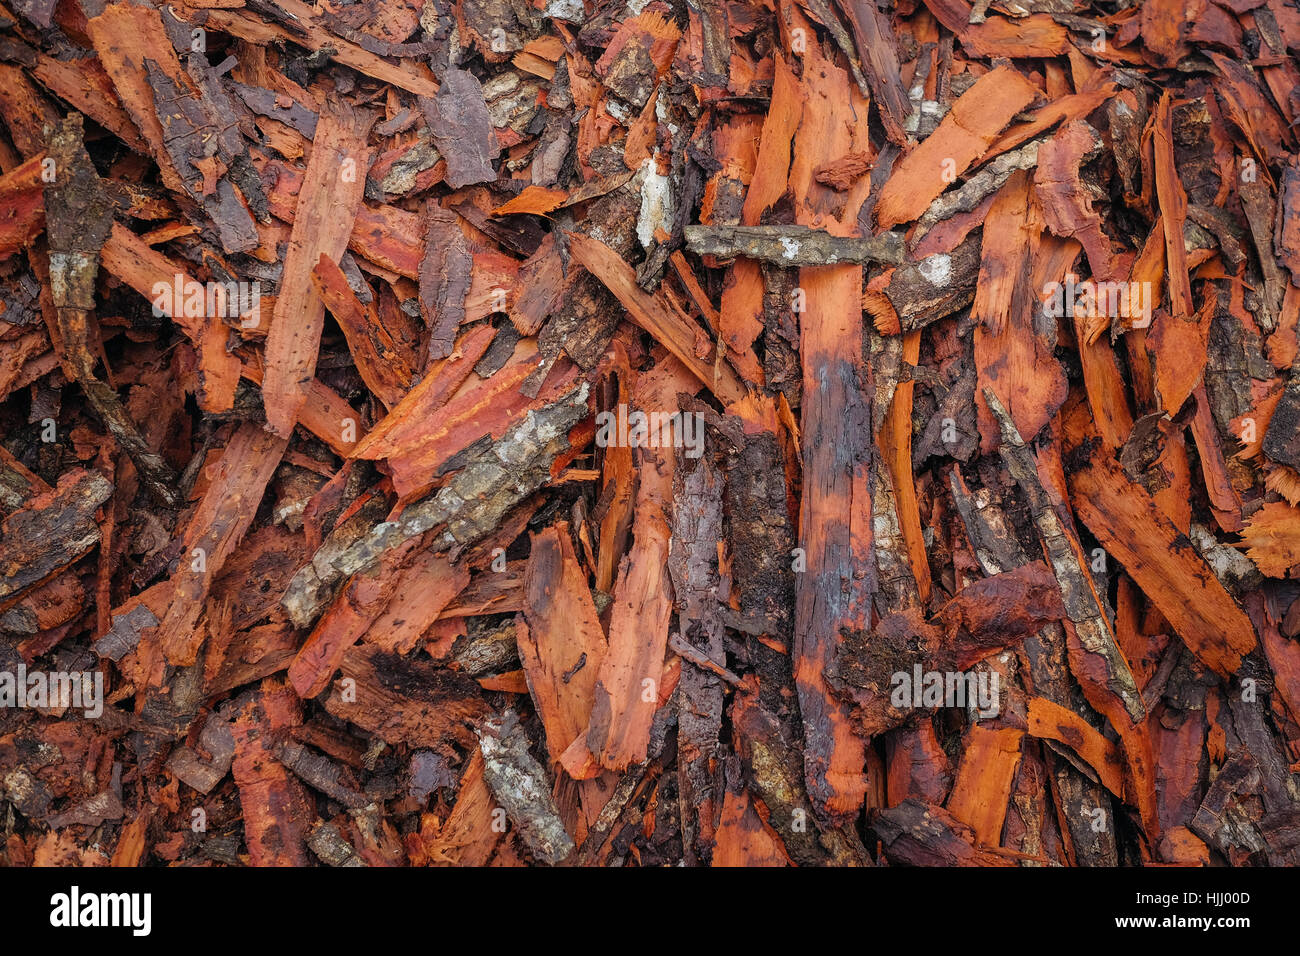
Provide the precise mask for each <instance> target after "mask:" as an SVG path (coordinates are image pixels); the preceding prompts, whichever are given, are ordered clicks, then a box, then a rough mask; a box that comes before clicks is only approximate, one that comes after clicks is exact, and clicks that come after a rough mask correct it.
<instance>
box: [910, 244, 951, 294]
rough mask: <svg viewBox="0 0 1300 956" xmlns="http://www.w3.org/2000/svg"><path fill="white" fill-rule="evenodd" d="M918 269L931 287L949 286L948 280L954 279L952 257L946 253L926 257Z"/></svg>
mask: <svg viewBox="0 0 1300 956" xmlns="http://www.w3.org/2000/svg"><path fill="white" fill-rule="evenodd" d="M917 268H918V269H920V270H921V275H923V276H924V277H925V280H926V281H927V282H929V283H930V284H931V285H940V286H942V285H947V284H948V280H949V279H951V278H952V257H951V256H949V255H948V254H947V253H945V252H941V253H939V254H938V255H934V256H926V257H925V258H924V259H922V260H921V261H920V263H919V264H918V265H917Z"/></svg>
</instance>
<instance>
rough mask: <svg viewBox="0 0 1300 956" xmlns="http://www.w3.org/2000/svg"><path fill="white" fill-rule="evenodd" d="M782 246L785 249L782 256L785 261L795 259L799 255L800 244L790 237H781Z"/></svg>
mask: <svg viewBox="0 0 1300 956" xmlns="http://www.w3.org/2000/svg"><path fill="white" fill-rule="evenodd" d="M781 245H782V246H783V247H784V248H785V252H784V253H782V256H781V257H782V258H783V259H793V258H794V257H795V256H797V255H798V254H799V243H798V242H797V241H795V240H794V239H791V238H790V237H789V236H782V237H781Z"/></svg>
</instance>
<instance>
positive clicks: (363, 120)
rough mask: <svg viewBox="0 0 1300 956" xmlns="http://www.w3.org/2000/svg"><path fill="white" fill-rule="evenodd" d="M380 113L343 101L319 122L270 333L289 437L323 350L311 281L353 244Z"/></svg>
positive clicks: (275, 425)
mask: <svg viewBox="0 0 1300 956" xmlns="http://www.w3.org/2000/svg"><path fill="white" fill-rule="evenodd" d="M374 120H375V117H374V114H371V113H365V112H361V111H358V110H354V109H352V108H351V107H349V106H347V105H346V104H343V103H339V104H332V105H331V107H330V108H329V109H326V110H325V111H323V113H322V115H321V121H320V124H319V125H318V126H317V128H316V139H315V141H314V142H313V144H312V154H311V162H310V163H308V164H307V173H306V177H305V179H304V181H303V188H302V189H301V190H300V191H299V193H298V197H299V198H298V211H297V212H296V213H295V214H294V219H293V232H292V234H291V235H290V237H289V251H288V254H287V255H286V256H285V261H284V281H283V282H282V283H281V286H280V292H279V295H278V296H277V297H276V300H275V314H274V316H273V318H272V324H271V331H270V333H269V334H268V335H267V338H266V378H265V380H264V381H263V383H262V392H263V395H264V402H265V405H266V424H267V427H268V428H270V429H271V431H273V432H275V433H276V434H277V435H280V436H281V437H284V438H287V437H288V436H289V435H290V433H292V431H293V426H294V424H295V423H296V422H297V421H298V414H299V411H300V409H301V408H302V405H303V403H304V402H305V401H306V400H307V385H308V383H309V382H310V381H311V379H312V377H313V376H314V375H315V374H316V358H317V353H318V352H319V350H320V334H321V328H322V327H323V324H324V319H325V305H324V303H323V302H321V298H320V296H319V295H317V293H316V291H315V289H313V288H312V283H311V274H312V269H313V268H314V267H315V265H316V263H317V262H318V261H319V260H320V257H321V256H326V257H327V258H329V259H332V260H334V261H335V262H337V261H338V260H339V259H340V258H342V256H343V253H344V252H346V251H347V246H348V237H349V236H351V234H352V223H353V221H354V220H355V219H356V215H357V209H358V208H359V207H360V205H361V197H362V194H363V192H364V191H365V183H366V172H367V171H368V170H369V169H370V162H371V158H372V156H373V153H372V151H371V150H370V148H369V147H367V146H366V135H367V133H368V132H369V131H370V126H371V124H372V123H373V122H374Z"/></svg>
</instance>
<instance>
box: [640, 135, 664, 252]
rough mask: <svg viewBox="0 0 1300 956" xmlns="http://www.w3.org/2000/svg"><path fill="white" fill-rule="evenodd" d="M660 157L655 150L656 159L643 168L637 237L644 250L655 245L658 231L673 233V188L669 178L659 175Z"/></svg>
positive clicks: (646, 163)
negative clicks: (658, 160) (656, 231)
mask: <svg viewBox="0 0 1300 956" xmlns="http://www.w3.org/2000/svg"><path fill="white" fill-rule="evenodd" d="M658 155H659V151H658V150H655V158H654V159H650V160H647V161H646V162H645V164H644V165H643V166H642V167H641V175H642V180H641V214H640V215H639V216H638V217H637V221H636V237H637V239H639V240H640V241H641V247H642V248H643V249H649V248H650V247H651V246H652V245H653V244H654V238H655V230H656V229H662V230H663V231H664V232H671V231H672V222H673V194H672V187H671V184H670V183H669V181H668V177H667V176H663V175H660V173H659V164H658V162H657V159H658Z"/></svg>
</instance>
